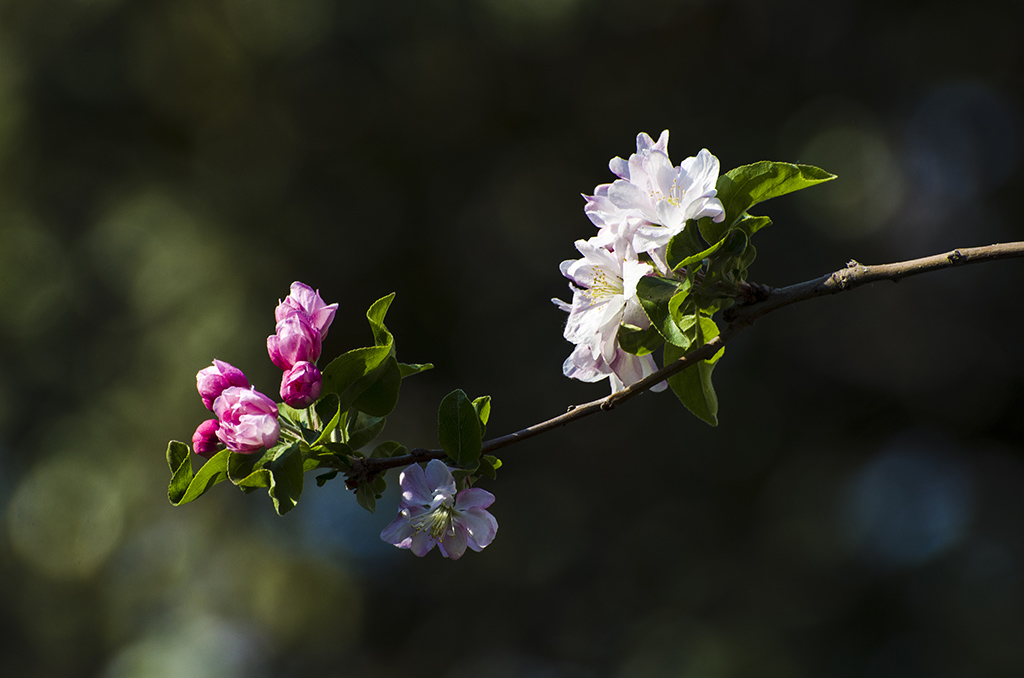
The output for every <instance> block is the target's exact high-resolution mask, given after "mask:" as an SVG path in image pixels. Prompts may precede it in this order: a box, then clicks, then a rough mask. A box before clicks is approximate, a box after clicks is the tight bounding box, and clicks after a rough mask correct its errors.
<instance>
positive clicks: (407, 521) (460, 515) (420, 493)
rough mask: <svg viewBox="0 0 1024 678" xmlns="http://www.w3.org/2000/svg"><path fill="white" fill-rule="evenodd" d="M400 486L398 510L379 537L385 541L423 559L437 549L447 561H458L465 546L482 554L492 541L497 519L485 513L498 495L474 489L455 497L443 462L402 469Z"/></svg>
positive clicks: (452, 480) (496, 527)
mask: <svg viewBox="0 0 1024 678" xmlns="http://www.w3.org/2000/svg"><path fill="white" fill-rule="evenodd" d="M399 483H400V484H401V486H402V502H401V504H400V505H399V509H400V510H399V513H398V517H397V518H395V519H394V520H393V521H391V524H389V525H388V526H387V527H385V528H384V530H383V531H382V532H381V533H380V538H381V539H383V540H384V541H386V542H388V543H389V544H394V545H395V546H397V547H398V548H400V549H410V550H412V552H413V553H415V554H416V555H417V556H421V557H422V556H425V555H427V553H429V552H430V550H431V549H433V548H434V546H437V548H438V550H439V551H440V552H441V555H443V556H444V557H445V558H451V559H452V560H458V559H459V558H461V557H462V554H463V553H465V552H466V547H467V546H468V547H469V548H471V549H473V550H474V551H480V550H482V549H484V548H485V547H486V546H487V545H488V544H490V543H491V541H493V540H494V535H495V533H497V531H498V521H496V520H495V519H494V516H492V515H491V514H490V513H488V512H487V511H486V510H485V509H486V508H487V507H488V506H490V505H491V504H492V503H493V502H494V495H493V494H491V493H490V492H488V491H486V490H482V489H480V488H476V487H471V488H469V489H466V490H462V491H461V492H459V493H458V494H456V492H455V479H454V478H453V477H452V474H451V471H449V470H448V467H447V466H445V464H444V462H442V461H440V460H438V459H433V460H431V461H430V462H429V463H428V464H427V467H426V470H424V469H423V467H421V466H420V465H419V464H413V465H412V466H409V467H407V468H406V469H405V470H404V471H402V474H401V476H399Z"/></svg>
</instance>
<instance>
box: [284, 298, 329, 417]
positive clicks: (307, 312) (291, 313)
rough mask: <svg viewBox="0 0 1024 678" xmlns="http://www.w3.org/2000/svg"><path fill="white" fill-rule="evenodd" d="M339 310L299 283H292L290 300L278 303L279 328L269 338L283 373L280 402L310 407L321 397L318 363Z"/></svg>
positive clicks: (321, 384) (296, 406) (320, 377)
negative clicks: (325, 340) (328, 331)
mask: <svg viewBox="0 0 1024 678" xmlns="http://www.w3.org/2000/svg"><path fill="white" fill-rule="evenodd" d="M337 310H338V305H337V304H330V305H328V304H325V303H324V300H323V299H321V298H320V292H319V291H314V290H313V289H312V288H311V287H310V286H309V285H306V284H303V283H300V282H294V283H292V286H291V292H290V294H289V295H288V297H286V298H285V300H284V301H281V302H278V305H277V309H276V310H275V311H274V317H275V319H276V320H277V327H276V328H275V333H274V334H272V335H270V336H269V337H267V352H268V353H269V354H270V360H271V361H272V362H273V363H274V364H275V365H277V366H278V367H279V368H281V369H282V370H284V376H283V377H282V378H281V399H282V400H284V402H285V403H286V404H287V405H288V406H289V407H294V408H296V409H301V408H304V407H309V406H310V405H312V404H313V403H314V402H316V400H317V398H319V397H320V391H321V388H322V386H323V379H322V376H321V374H320V370H318V369H317V367H316V361H317V360H318V359H319V358H320V350H321V347H322V344H323V340H324V338H325V337H326V336H327V330H328V328H330V326H331V322H333V321H334V314H335V312H336V311H337Z"/></svg>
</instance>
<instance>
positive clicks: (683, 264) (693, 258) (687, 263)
mask: <svg viewBox="0 0 1024 678" xmlns="http://www.w3.org/2000/svg"><path fill="white" fill-rule="evenodd" d="M725 240H726V238H725V236H723V237H722V239H721V240H719V241H718V242H716V243H715V244H714V245H712V246H711V247H709V248H707V249H706V250H701V251H700V252H697V253H696V254H691V255H690V256H688V257H686V258H685V259H682V260H680V261H679V263H677V264H675V265H674V266H672V270H673V271H680V270H682V269H684V268H689V267H691V266H693V265H694V264H699V263H701V262H702V261H704V260H705V259H707V258H708V257H710V256H711V255H712V254H714V253H715V252H717V251H718V250H719V248H721V247H722V245H724V244H725Z"/></svg>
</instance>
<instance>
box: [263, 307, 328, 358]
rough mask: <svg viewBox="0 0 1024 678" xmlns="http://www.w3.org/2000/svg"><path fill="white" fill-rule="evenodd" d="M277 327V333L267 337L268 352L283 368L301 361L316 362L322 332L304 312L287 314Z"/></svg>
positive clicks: (318, 355)
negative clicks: (310, 321) (311, 322)
mask: <svg viewBox="0 0 1024 678" xmlns="http://www.w3.org/2000/svg"><path fill="white" fill-rule="evenodd" d="M276 329H277V333H276V334H272V335H270V336H269V337H267V353H269V354H270V360H271V361H273V363H274V364H275V365H277V366H278V367H279V368H281V369H282V370H290V369H291V368H292V367H294V366H295V365H297V364H298V363H301V362H311V363H315V362H316V361H317V359H318V358H319V357H320V350H321V347H322V345H321V337H320V333H319V332H318V331H317V330H316V328H315V327H314V326H312V325H311V324H310V323H309V321H308V320H307V319H306V317H305V316H303V315H302V314H298V313H295V314H292V315H289V316H285V318H283V319H282V320H280V321H279V322H278V323H277V328H276Z"/></svg>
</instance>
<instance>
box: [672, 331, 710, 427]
mask: <svg viewBox="0 0 1024 678" xmlns="http://www.w3.org/2000/svg"><path fill="white" fill-rule="evenodd" d="M692 317H693V316H689V317H688V320H689V319H692ZM688 325H689V327H688V329H689V330H690V332H691V333H693V334H694V335H695V336H694V347H697V346H702V345H703V344H705V343H707V342H708V341H710V340H711V339H713V338H714V337H716V336H718V327H717V326H716V325H715V323H714V321H713V320H711V318H707V317H704V316H700V322H699V323H697V322H693V321H692V320H691V322H690V323H688ZM724 352H725V349H724V348H723V349H722V350H720V351H718V352H717V353H716V354H715V355H713V356H712V357H711V358H709V359H707V360H702V361H701V362H699V363H697V364H696V365H691V366H690V367H687V368H686V369H684V370H683V371H682V372H679V373H678V374H675V375H673V376H671V377H669V378H668V385H669V387H670V388H671V389H672V392H673V393H675V394H676V397H677V398H678V399H679V402H681V403H682V404H683V405H685V406H686V409H688V410H690V412H692V413H693V414H695V415H696V416H697V417H699V418H700V419H702V420H703V421H705V422H707V423H708V424H710V425H711V426H718V396H717V395H716V394H715V388H714V386H713V385H712V383H711V373H712V372H713V371H714V369H715V366H716V365H717V363H718V360H719V358H721V357H722V354H723V353H724ZM685 353H686V350H685V349H682V348H679V347H677V346H672V345H669V344H666V345H665V354H664V362H665V364H666V365H669V364H671V363H673V362H675V361H676V360H678V359H679V358H681V357H682V356H683V355H684V354H685Z"/></svg>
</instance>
